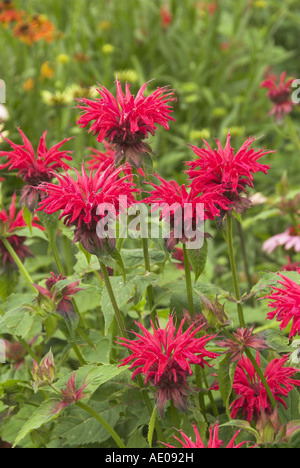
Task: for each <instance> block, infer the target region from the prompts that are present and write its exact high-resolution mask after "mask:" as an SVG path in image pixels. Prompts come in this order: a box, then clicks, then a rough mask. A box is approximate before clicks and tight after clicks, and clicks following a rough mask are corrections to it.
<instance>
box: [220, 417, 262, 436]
mask: <svg viewBox="0 0 300 468" xmlns="http://www.w3.org/2000/svg"><path fill="white" fill-rule="evenodd" d="M226 426H231V427H232V426H233V427H237V428H238V429H244V430H246V431H248V432H251V433H252V434H254V435H255V437H256V440H257V441H259V440H260V437H259V433H258V432H257V431H256V430H255V429H253V427H251V426H250V423H249V422H248V421H243V420H242V419H232V420H231V421H228V422H227V423H224V424H221V425H220V427H226Z"/></svg>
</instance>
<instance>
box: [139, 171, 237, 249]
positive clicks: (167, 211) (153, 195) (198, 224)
mask: <svg viewBox="0 0 300 468" xmlns="http://www.w3.org/2000/svg"><path fill="white" fill-rule="evenodd" d="M156 177H157V178H158V179H159V181H160V182H161V184H160V185H155V184H154V183H152V182H149V185H151V186H152V188H153V190H151V191H150V192H149V197H148V198H145V199H144V203H146V204H151V205H152V211H155V210H158V209H159V210H160V211H161V214H160V219H161V220H164V221H166V222H167V223H168V225H170V232H169V233H167V234H165V238H166V247H167V249H168V250H169V251H172V250H173V249H174V247H175V246H176V244H178V242H182V243H183V244H186V243H187V242H190V241H194V243H195V244H194V245H196V244H199V245H200V243H201V245H202V243H203V240H204V239H203V238H204V237H205V236H206V234H205V233H204V232H202V231H203V223H204V221H205V220H206V219H214V218H215V217H218V216H220V210H219V207H220V206H221V207H222V208H223V209H224V210H226V209H227V207H228V205H229V202H228V200H227V198H226V197H224V196H223V195H222V193H221V190H220V188H219V187H214V188H212V189H211V190H207V191H206V193H203V194H200V193H199V191H198V189H197V190H195V188H194V187H191V188H188V187H186V185H184V184H183V185H179V184H178V183H177V182H175V181H174V180H171V181H169V182H168V181H166V180H164V179H163V178H162V177H160V176H159V175H156ZM197 241H198V242H197Z"/></svg>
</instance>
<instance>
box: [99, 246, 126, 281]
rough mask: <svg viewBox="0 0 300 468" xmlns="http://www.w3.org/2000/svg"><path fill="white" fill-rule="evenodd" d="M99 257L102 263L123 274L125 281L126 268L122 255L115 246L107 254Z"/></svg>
mask: <svg viewBox="0 0 300 468" xmlns="http://www.w3.org/2000/svg"><path fill="white" fill-rule="evenodd" d="M99 258H100V260H101V262H103V263H104V265H106V266H108V267H110V268H112V269H113V270H117V271H119V273H121V275H122V276H123V278H124V281H126V269H125V266H124V263H123V259H122V256H121V254H120V252H119V250H118V249H117V248H114V249H112V250H111V251H110V252H109V253H108V254H105V255H104V254H103V255H101V256H100V257H99Z"/></svg>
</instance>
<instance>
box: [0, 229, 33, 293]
mask: <svg viewBox="0 0 300 468" xmlns="http://www.w3.org/2000/svg"><path fill="white" fill-rule="evenodd" d="M1 240H2V242H3V244H4V246H5V248H6V250H7V251H8V252H9V254H10V256H11V257H12V258H13V260H14V262H15V263H16V265H17V267H18V268H19V270H20V273H21V274H22V275H23V277H24V279H25V280H26V282H27V283H28V285H29V286H30V288H31V289H32V291H34V292H37V289H36V288H35V286H34V285H33V281H32V279H31V277H30V275H29V273H28V271H27V270H26V268H25V267H24V265H23V263H22V262H21V260H20V258H19V257H18V254H17V253H16V252H15V250H14V249H13V247H12V246H11V245H10V243H9V242H8V240H7V239H6V238H5V237H3V238H2V239H1Z"/></svg>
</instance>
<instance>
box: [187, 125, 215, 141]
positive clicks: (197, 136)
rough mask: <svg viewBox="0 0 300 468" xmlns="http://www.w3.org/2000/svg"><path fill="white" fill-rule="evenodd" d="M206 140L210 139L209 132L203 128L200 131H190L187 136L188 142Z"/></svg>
mask: <svg viewBox="0 0 300 468" xmlns="http://www.w3.org/2000/svg"><path fill="white" fill-rule="evenodd" d="M203 138H204V140H208V139H209V138H210V131H209V129H208V128H203V129H202V130H192V131H191V132H190V134H189V140H190V141H197V140H202V139H203Z"/></svg>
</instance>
